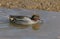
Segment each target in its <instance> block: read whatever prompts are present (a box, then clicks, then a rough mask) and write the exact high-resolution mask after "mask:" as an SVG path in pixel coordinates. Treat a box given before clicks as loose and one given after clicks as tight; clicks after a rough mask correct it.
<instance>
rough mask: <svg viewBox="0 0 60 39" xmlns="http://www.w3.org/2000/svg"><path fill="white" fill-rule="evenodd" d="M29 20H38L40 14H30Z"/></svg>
mask: <svg viewBox="0 0 60 39" xmlns="http://www.w3.org/2000/svg"><path fill="white" fill-rule="evenodd" d="M31 20H34V21H37V20H40V16H39V15H36V14H34V15H32V17H31Z"/></svg>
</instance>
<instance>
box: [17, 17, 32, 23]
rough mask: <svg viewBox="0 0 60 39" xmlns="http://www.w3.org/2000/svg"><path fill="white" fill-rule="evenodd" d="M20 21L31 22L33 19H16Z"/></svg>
mask: <svg viewBox="0 0 60 39" xmlns="http://www.w3.org/2000/svg"><path fill="white" fill-rule="evenodd" d="M16 19H17V20H19V21H23V22H28V21H31V19H30V18H29V17H23V18H16Z"/></svg>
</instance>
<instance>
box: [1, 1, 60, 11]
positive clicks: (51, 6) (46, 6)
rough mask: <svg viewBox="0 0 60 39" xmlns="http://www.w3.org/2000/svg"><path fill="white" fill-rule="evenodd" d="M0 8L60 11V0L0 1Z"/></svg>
mask: <svg viewBox="0 0 60 39" xmlns="http://www.w3.org/2000/svg"><path fill="white" fill-rule="evenodd" d="M0 7H6V8H26V9H39V10H49V11H60V0H0Z"/></svg>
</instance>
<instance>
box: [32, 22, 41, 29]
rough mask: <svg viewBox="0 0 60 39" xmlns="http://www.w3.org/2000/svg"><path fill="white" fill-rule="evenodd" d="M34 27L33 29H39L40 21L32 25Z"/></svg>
mask: <svg viewBox="0 0 60 39" xmlns="http://www.w3.org/2000/svg"><path fill="white" fill-rule="evenodd" d="M32 29H33V30H39V29H40V24H39V23H37V24H34V25H33V26H32Z"/></svg>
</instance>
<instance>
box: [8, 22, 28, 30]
mask: <svg viewBox="0 0 60 39" xmlns="http://www.w3.org/2000/svg"><path fill="white" fill-rule="evenodd" d="M9 26H10V27H14V28H18V29H26V28H28V26H25V25H20V24H14V23H10V24H9Z"/></svg>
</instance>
